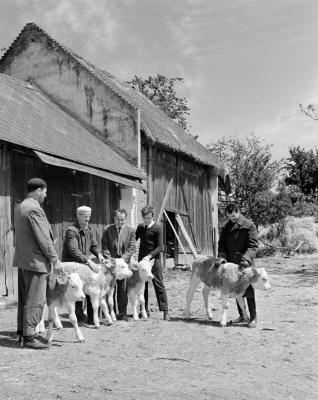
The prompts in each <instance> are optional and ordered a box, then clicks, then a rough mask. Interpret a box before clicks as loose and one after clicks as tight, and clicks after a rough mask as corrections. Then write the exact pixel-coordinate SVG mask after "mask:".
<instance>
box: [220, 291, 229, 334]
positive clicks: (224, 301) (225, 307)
mask: <svg viewBox="0 0 318 400" xmlns="http://www.w3.org/2000/svg"><path fill="white" fill-rule="evenodd" d="M221 299H222V316H221V321H220V324H221V326H222V327H223V328H224V327H225V326H226V313H227V310H228V308H229V294H228V293H226V294H223V293H222V294H221Z"/></svg>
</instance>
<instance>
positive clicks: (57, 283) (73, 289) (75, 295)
mask: <svg viewBox="0 0 318 400" xmlns="http://www.w3.org/2000/svg"><path fill="white" fill-rule="evenodd" d="M48 289H49V290H50V291H52V292H54V297H60V298H64V299H66V300H67V301H71V302H75V301H81V300H83V299H84V298H85V294H84V292H83V282H82V280H81V278H80V276H79V274H78V273H77V272H72V273H70V274H51V275H50V276H49V281H48Z"/></svg>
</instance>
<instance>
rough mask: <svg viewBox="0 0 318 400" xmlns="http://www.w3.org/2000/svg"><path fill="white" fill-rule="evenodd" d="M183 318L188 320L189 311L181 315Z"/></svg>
mask: <svg viewBox="0 0 318 400" xmlns="http://www.w3.org/2000/svg"><path fill="white" fill-rule="evenodd" d="M183 316H184V318H185V319H190V312H189V311H185V312H184V313H183Z"/></svg>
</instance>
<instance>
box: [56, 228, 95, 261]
mask: <svg viewBox="0 0 318 400" xmlns="http://www.w3.org/2000/svg"><path fill="white" fill-rule="evenodd" d="M91 253H92V254H93V255H94V256H95V257H97V256H98V253H100V249H99V246H98V244H97V241H96V237H95V232H94V229H93V228H92V227H91V226H90V225H88V227H87V229H86V230H85V231H84V230H83V229H82V228H81V227H80V226H79V225H78V223H77V222H76V223H75V224H74V225H71V226H69V227H68V228H67V230H66V233H65V239H64V245H63V252H62V261H76V262H79V263H86V262H87V260H88V259H89V258H90V254H91Z"/></svg>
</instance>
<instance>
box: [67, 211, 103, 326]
mask: <svg viewBox="0 0 318 400" xmlns="http://www.w3.org/2000/svg"><path fill="white" fill-rule="evenodd" d="M91 213H92V210H91V208H90V207H87V206H81V207H78V208H77V210H76V222H75V224H73V225H71V226H69V227H68V228H67V230H66V233H65V239H64V245H63V252H62V261H63V262H66V261H75V262H78V263H82V264H87V265H88V266H89V268H90V269H91V270H92V271H93V272H98V271H99V269H98V266H97V265H96V264H95V263H94V262H93V261H92V260H90V255H91V254H93V255H94V256H95V257H97V258H98V260H99V262H100V263H102V262H104V261H105V259H104V257H103V256H102V253H101V251H100V248H99V246H98V244H97V241H96V232H95V231H94V229H93V228H92V227H91V226H90V225H89V220H90V218H91ZM86 302H87V323H88V324H90V325H94V320H93V307H92V303H91V299H90V297H89V296H88V295H87V296H86ZM75 314H76V317H77V319H78V321H79V322H83V321H84V320H85V316H84V311H83V305H82V302H81V301H77V302H76V303H75Z"/></svg>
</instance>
